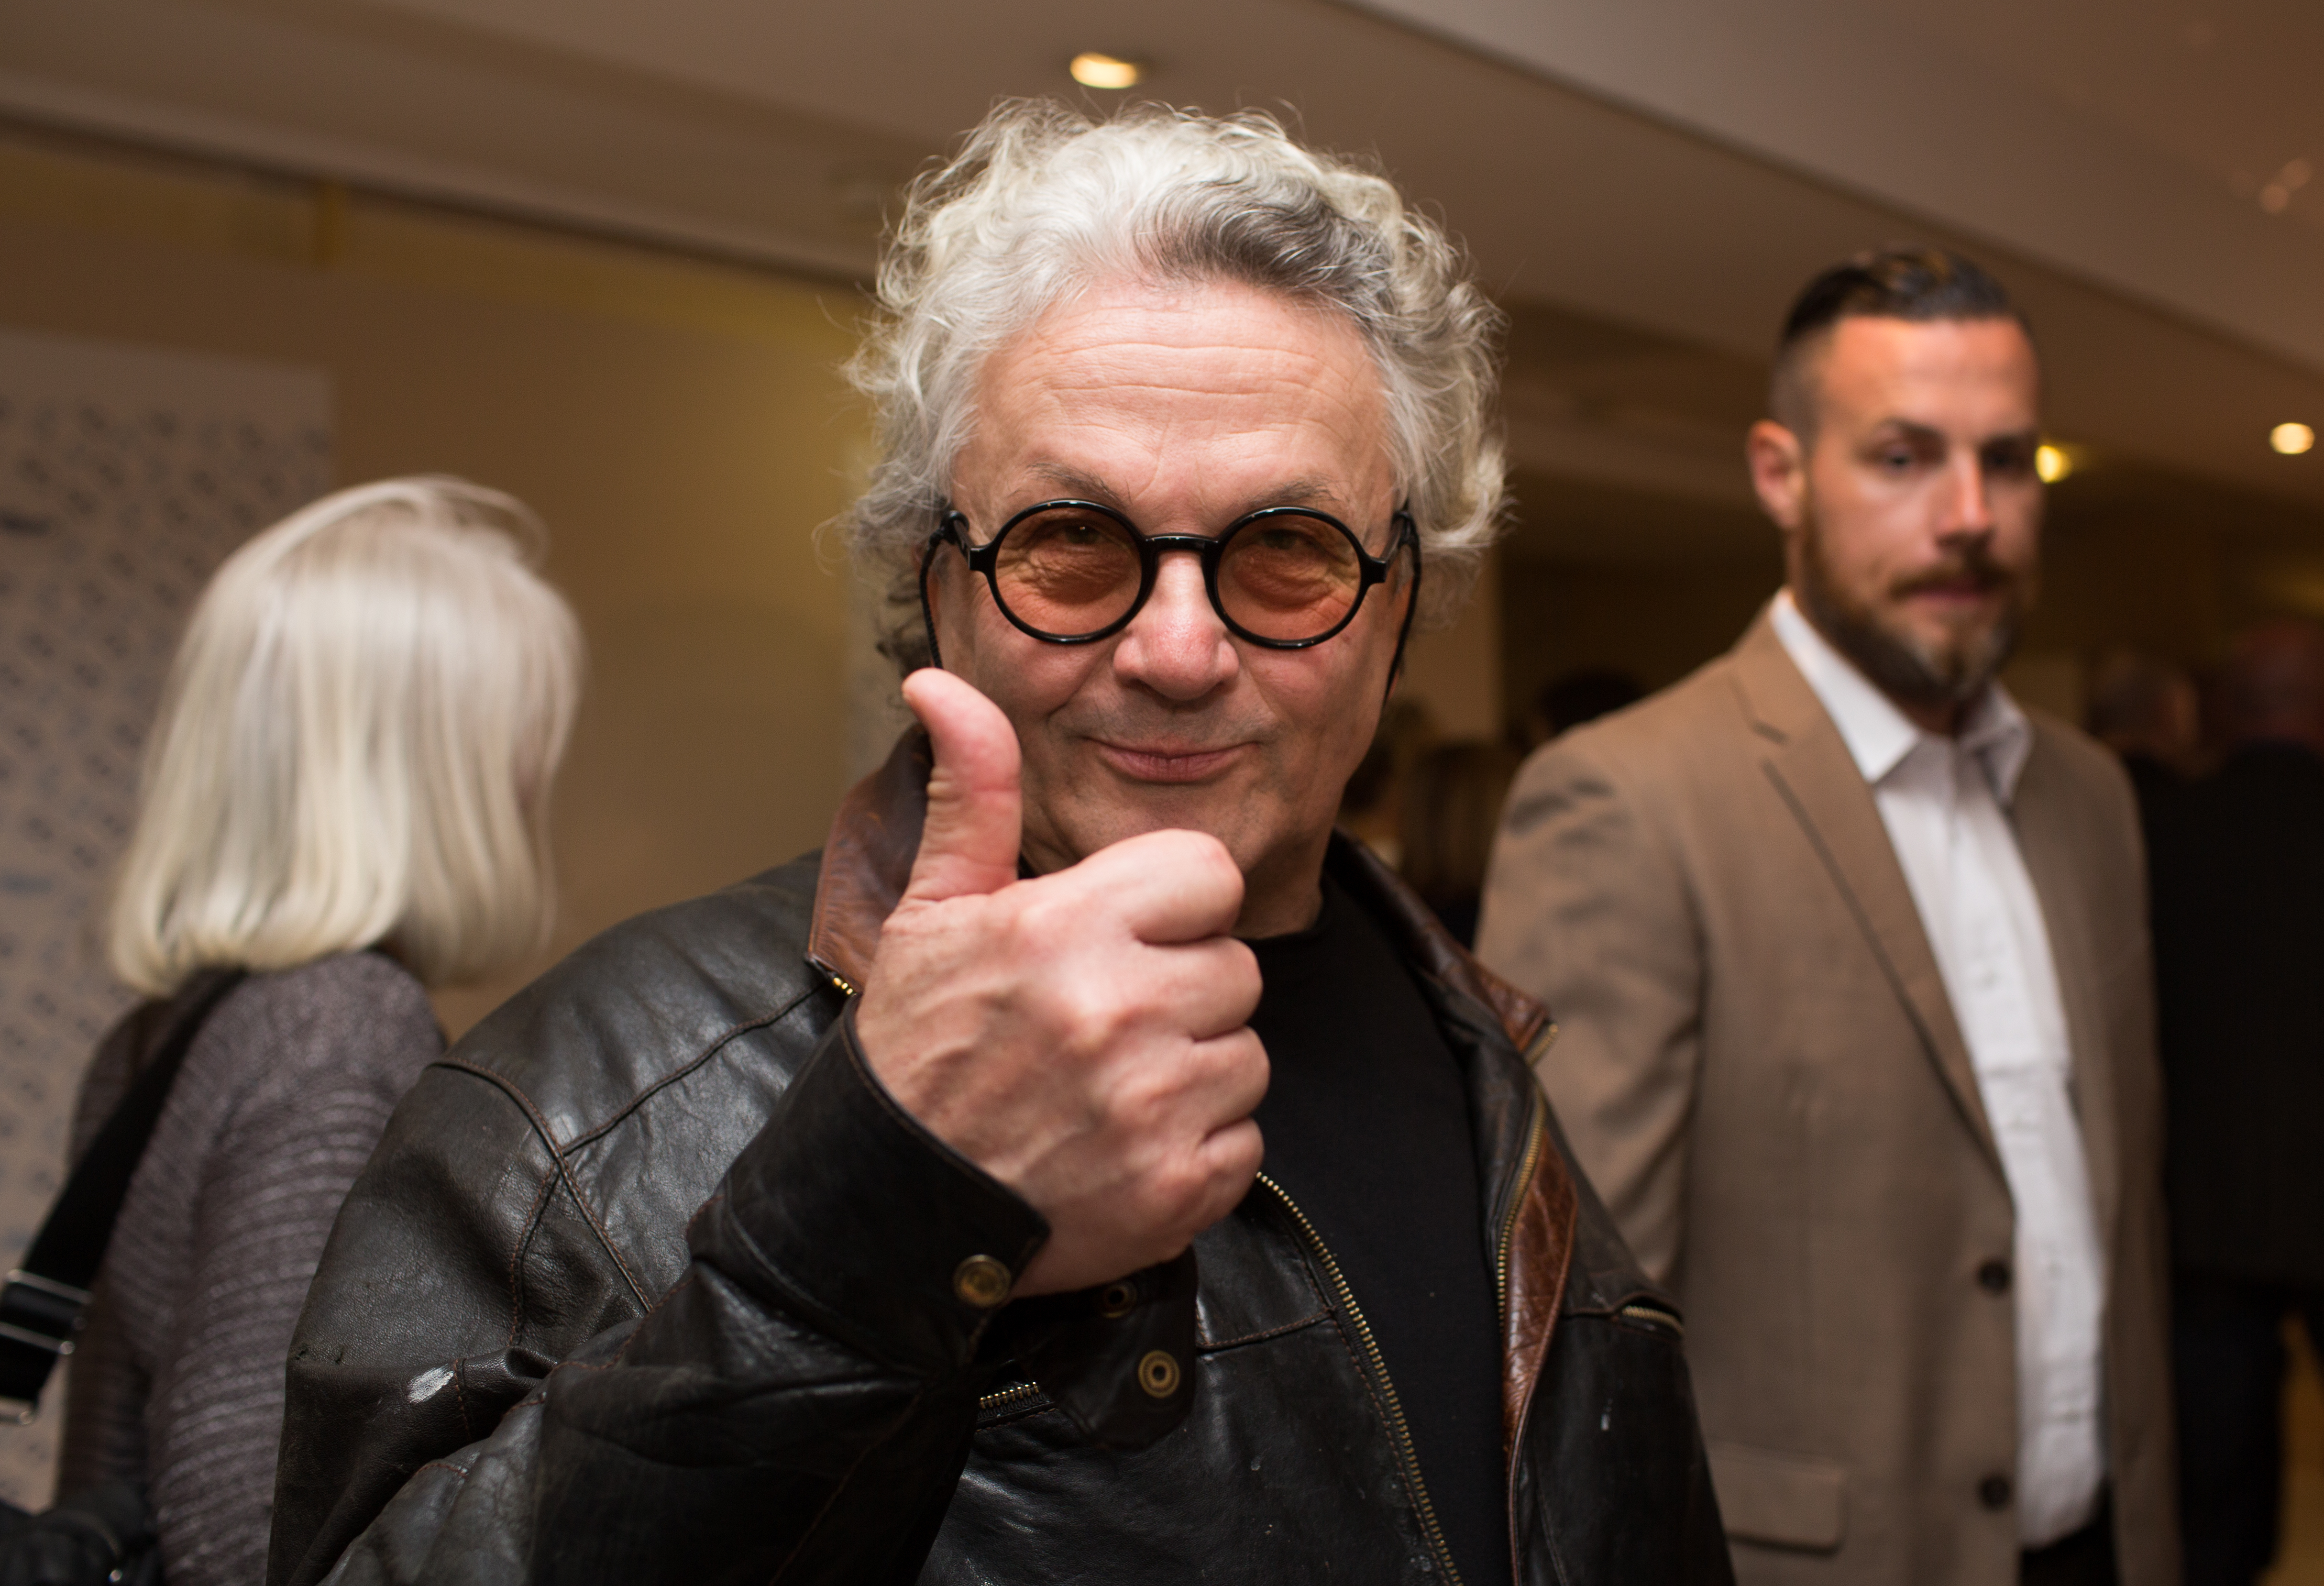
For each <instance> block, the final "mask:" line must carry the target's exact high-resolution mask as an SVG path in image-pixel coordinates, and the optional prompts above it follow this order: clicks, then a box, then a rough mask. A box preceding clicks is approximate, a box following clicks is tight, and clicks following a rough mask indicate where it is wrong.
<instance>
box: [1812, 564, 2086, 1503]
mask: <svg viewBox="0 0 2324 1586" xmlns="http://www.w3.org/2000/svg"><path fill="white" fill-rule="evenodd" d="M1771 614H1772V617H1773V620H1774V622H1775V635H1776V637H1777V638H1778V639H1780V640H1781V641H1783V645H1784V650H1787V651H1788V652H1789V653H1790V655H1791V658H1792V660H1793V662H1794V664H1795V665H1797V666H1798V668H1799V669H1800V671H1801V673H1802V674H1803V676H1805V677H1806V678H1807V681H1808V687H1811V688H1812V689H1814V690H1815V693H1816V697H1817V698H1818V699H1820V700H1821V701H1822V702H1823V707H1824V709H1825V710H1826V711H1827V712H1829V713H1830V714H1831V719H1832V724H1833V725H1835V726H1836V727H1838V728H1839V729H1840V738H1841V739H1842V741H1844V742H1846V743H1847V745H1848V751H1849V755H1850V756H1852V757H1853V758H1854V760H1855V761H1856V765H1857V769H1858V770H1860V771H1862V772H1863V773H1864V779H1865V780H1866V781H1867V782H1868V783H1870V784H1871V786H1872V798H1873V802H1874V803H1875V804H1876V805H1877V806H1878V807H1879V810H1880V819H1881V822H1882V823H1883V824H1884V825H1886V827H1887V828H1888V840H1889V842H1890V843H1891V844H1894V845H1895V851H1896V858H1897V860H1898V862H1900V863H1901V864H1902V865H1903V867H1904V879H1905V881H1906V882H1907V883H1908V884H1909V885H1910V886H1911V888H1912V891H1913V902H1914V905H1915V906H1916V908H1918V909H1919V911H1920V916H1921V925H1922V927H1923V929H1924V930H1926V931H1927V933H1928V936H1929V945H1930V946H1931V947H1932V949H1933V950H1934V951H1935V954H1936V959H1937V968H1938V970H1939V972H1940V973H1941V974H1942V975H1943V977H1944V982H1945V993H1946V995H1947V996H1948V997H1949V998H1950V1000H1951V1002H1952V1010H1953V1018H1954V1019H1955V1020H1956V1021H1958V1022H1959V1024H1960V1032H1961V1038H1962V1039H1963V1040H1964V1041H1965V1042H1966V1043H1967V1044H1968V1046H1969V1061H1970V1063H1971V1064H1972V1065H1974V1066H1975V1068H1976V1070H1977V1084H1978V1096H1979V1098H1980V1100H1981V1101H1982V1102H1984V1106H1985V1115H1986V1120H1987V1123H1988V1124H1989V1125H1990V1126H1991V1127H1992V1130H1993V1139H1994V1144H1995V1145H1996V1146H1997V1147H1998V1148H2000V1152H2001V1166H2002V1171H2003V1173H2004V1174H2005V1175H2006V1177H2007V1179H2008V1181H2009V1197H2010V1201H2011V1203H2012V1204H2013V1206H2014V1207H2015V1212H2016V1249H2015V1252H2014V1254H2015V1297H2016V1306H2017V1314H2016V1323H2017V1483H2016V1486H2017V1505H2018V1508H2017V1513H2018V1526H2019V1535H2020V1538H2021V1540H2022V1542H2023V1544H2024V1545H2025V1546H2027V1547H2039V1546H2041V1545H2043V1544H2044V1543H2049V1542H2054V1541H2056V1540H2058V1539H2059V1538H2060V1537H2061V1536H2065V1535H2070V1534H2071V1533H2072V1532H2074V1531H2076V1530H2079V1529H2080V1527H2081V1526H2085V1525H2087V1524H2088V1523H2089V1521H2090V1519H2091V1518H2092V1517H2093V1516H2094V1514H2095V1513H2096V1510H2097V1507H2098V1492H2099V1489H2100V1488H2101V1487H2102V1486H2103V1484H2104V1482H2105V1479H2106V1452H2105V1446H2106V1445H2105V1442H2104V1439H2103V1436H2102V1429H2101V1422H2100V1414H2101V1410H2102V1403H2101V1398H2102V1392H2101V1388H2100V1383H2101V1375H2100V1366H2101V1362H2100V1351H2101V1342H2100V1332H2099V1328H2100V1321H2101V1313H2102V1310H2103V1307H2104V1305H2105V1296H2106V1275H2105V1271H2104V1267H2103V1258H2102V1257H2101V1255H2100V1253H2099V1249H2098V1222H2097V1218H2096V1215H2095V1213H2093V1211H2092V1209H2091V1204H2090V1178H2089V1168H2088V1166H2087V1164H2086V1163H2085V1161H2084V1158H2083V1155H2082V1131H2081V1125H2080V1121H2079V1120H2077V1119H2076V1118H2075V1116H2074V1104H2073V1098H2072V1094H2071V1091H2070V1083H2071V1065H2070V1049H2069V1047H2068V1044H2067V1036H2066V1015H2065V1007H2064V1003H2063V1002H2062V1000H2061V998H2060V996H2059V991H2058V971H2057V966H2056V964H2054V963H2053V962H2052V958H2051V954H2050V934H2049V929H2048V927H2046V926H2045V925H2044V924H2043V918H2042V905H2041V900H2040V899H2038V898H2036V897H2035V896H2034V892H2033V881H2032V879H2031V878H2030V877H2029V876H2028V875H2027V874H2026V873H2025V860H2024V855H2023V854H2021V853H2019V852H2018V848H2017V836H2016V834H2015V831H2013V830H2012V829H2011V827H2010V825H2009V819H2008V816H2006V815H2005V814H2004V813H2003V811H2004V809H2005V807H2006V806H2007V805H2008V804H2009V802H2010V800H2011V799H2012V798H2014V797H2015V793H2016V790H2017V779H2018V777H2019V775H2020V774H2021V773H2022V772H2023V771H2024V769H2025V758H2026V755H2027V754H2028V753H2029V752H2031V751H2032V748H2033V729H2032V727H2031V726H2030V725H2029V724H2027V722H2026V720H2025V716H2024V712H2022V711H2020V710H2019V709H2018V708H2017V705H2016V702H2015V701H2014V700H2012V699H2011V698H2010V697H2009V696H2008V694H2007V693H2006V692H2005V691H2004V690H2003V688H2002V687H2001V686H2000V685H1999V684H1998V683H1996V684H1992V685H1990V686H1989V687H1987V689H1986V690H1985V692H1984V693H1983V694H1982V695H1980V696H1978V698H1977V700H1976V701H1975V702H1974V703H1973V704H1971V705H1970V706H1969V710H1968V712H1967V714H1966V715H1965V716H1964V718H1963V720H1962V722H1961V724H1960V731H1959V733H1957V734H1956V735H1955V736H1954V737H1951V738H1940V737H1937V736H1936V735H1934V734H1932V733H1926V732H1923V731H1922V729H1921V728H1919V727H1917V726H1915V725H1914V724H1913V723H1912V721H1911V720H1910V719H1908V718H1907V717H1906V716H1905V715H1904V713H1903V712H1902V711H1900V710H1898V709H1897V708H1896V706H1895V704H1894V703H1892V702H1891V701H1890V700H1889V698H1888V696H1886V695H1885V694H1883V693H1882V692H1881V691H1880V689H1879V688H1878V687H1877V686H1876V685H1874V684H1873V683H1872V682H1871V681H1870V680H1869V679H1868V678H1866V677H1865V676H1864V674H1863V673H1862V672H1859V671H1858V670H1857V669H1856V667H1855V666H1854V664H1853V663H1851V662H1850V661H1849V660H1848V659H1847V658H1846V657H1844V656H1842V655H1841V654H1840V651H1839V650H1835V649H1833V648H1832V646H1831V643H1830V641H1827V640H1826V639H1825V638H1824V637H1823V635H1822V634H1821V633H1820V632H1817V631H1816V630H1815V628H1814V627H1813V626H1812V624H1810V623H1809V622H1808V621H1807V619H1806V618H1805V617H1803V616H1802V615H1801V614H1800V611H1799V608H1798V606H1797V605H1795V604H1794V603H1793V600H1792V595H1791V592H1790V591H1789V590H1785V591H1784V592H1783V593H1782V594H1781V595H1777V596H1776V597H1775V607H1774V610H1773V613H1771Z"/></svg>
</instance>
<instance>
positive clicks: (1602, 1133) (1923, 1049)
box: [1479, 250, 2178, 1586]
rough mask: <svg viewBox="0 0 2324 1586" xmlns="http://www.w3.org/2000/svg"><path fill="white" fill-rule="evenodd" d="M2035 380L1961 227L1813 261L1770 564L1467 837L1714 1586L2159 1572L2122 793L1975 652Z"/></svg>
mask: <svg viewBox="0 0 2324 1586" xmlns="http://www.w3.org/2000/svg"><path fill="white" fill-rule="evenodd" d="M2039 387H2040V375H2039V369H2038V366H2037V364H2036V360H2035V355H2034V351H2033V342H2032V340H2031V337H2030V336H2029V334H2028V332H2027V329H2026V327H2025V325H2024V320H2023V319H2022V318H2020V317H2019V316H2018V315H2017V313H2016V312H2015V310H2014V309H2012V308H2011V306H2010V304H2009V301H2008V299H2007V298H2006V295H2005V294H2004V292H2003V291H2002V290H2001V288H2000V286H1999V285H1998V283H1997V282H1996V281H1993V279H1992V278H1991V277H1990V276H1988V275H1987V274H1985V273H1984V272H1982V271H1980V270H1978V268H1977V267H1976V266H1975V265H1973V264H1970V263H1969V262H1967V261H1966V260H1963V259H1960V258H1958V257H1956V256H1953V255H1950V254H1942V253H1936V252H1927V251H1907V250H1890V251H1888V252H1886V253H1883V254H1871V255H1866V256H1864V257H1861V258H1858V259H1857V260H1853V261H1851V262H1850V263H1848V264H1845V265H1842V266H1840V267H1838V268H1837V269H1835V270H1832V271H1830V272H1826V273H1825V274H1824V275H1822V276H1821V277H1819V278H1818V279H1817V280H1816V281H1814V282H1812V283H1811V285H1810V286H1809V288H1808V290H1806V291H1805V292H1804V293H1803V295H1802V297H1801V299H1800V301H1799V303H1798V305H1797V306H1796V307H1795V308H1794V312H1793V314H1792V316H1791V318H1790V319H1789V321H1788V322H1787V324H1786V327H1785V330H1784V337H1783V339H1782V343H1781V345H1780V347H1779V350H1778V355H1777V359H1776V370H1775V380H1774V383H1773V387H1772V392H1771V411H1772V415H1773V416H1772V417H1771V418H1770V419H1768V420H1764V421H1762V422H1761V423H1759V424H1758V425H1757V426H1755V427H1754V429H1753V430H1752V432H1751V435H1750V438H1749V443H1748V456H1749V461H1750V466H1751V473H1752V478H1753V482H1754V484H1755V485H1756V487H1757V492H1758V494H1759V498H1760V500H1761V502H1762V503H1763V504H1764V505H1765V506H1766V510H1767V512H1768V513H1769V515H1770V516H1771V517H1773V518H1774V519H1775V522H1776V524H1777V526H1778V527H1779V528H1780V529H1781V530H1782V531H1783V539H1784V560H1785V569H1786V578H1785V585H1784V589H1783V591H1782V592H1781V593H1779V594H1778V595H1776V596H1775V600H1774V601H1773V602H1772V603H1771V604H1770V605H1769V607H1768V608H1767V610H1766V612H1765V613H1763V614H1762V615H1761V616H1760V618H1759V620H1758V621H1757V622H1755V623H1754V624H1753V625H1752V627H1751V629H1750V630H1749V632H1747V633H1746V634H1745V635H1744V636H1743V639H1742V641H1741V642H1740V643H1739V644H1738V645H1737V646H1736V648H1735V649H1734V650H1732V651H1730V652H1729V654H1727V655H1726V656H1724V657H1722V658H1721V659H1718V660H1716V661H1713V662H1712V663H1711V664H1710V665H1709V666H1707V667H1705V668H1703V669H1701V671H1699V672H1697V673H1695V674H1694V675H1693V676H1692V677H1691V678H1687V679H1686V680H1685V681H1683V682H1682V683H1679V684H1678V685H1676V686H1675V687H1672V688H1670V689H1669V690H1667V691H1665V693H1663V694H1660V695H1657V696H1655V697H1654V698H1652V699H1650V700H1648V701H1646V703H1644V704H1643V705H1637V706H1636V707H1634V708H1632V709H1630V710H1628V711H1626V712H1624V713H1622V714H1620V715H1616V716H1613V717H1610V718H1608V719H1606V720H1603V721H1600V722H1599V723H1596V724H1591V725H1590V726H1587V727H1583V728H1581V729H1578V730H1576V731H1575V732H1573V733H1570V734H1568V735H1566V736H1564V737H1562V738H1559V739H1557V740H1555V741H1554V742H1551V743H1549V744H1548V745H1546V746H1545V747H1544V748H1543V749H1542V750H1540V751H1539V752H1537V753H1536V754H1535V756H1534V758H1533V759H1532V760H1531V761H1529V762H1528V763H1527V764H1526V768H1525V770H1524V771H1523V773H1522V774H1521V776H1520V777H1519V779H1518V781H1517V786H1516V788H1515V789H1514V790H1513V792H1512V794H1511V796H1510V799H1509V802H1508V808H1507V811H1506V814H1505V816H1504V818H1503V823H1502V826H1501V830H1500V834H1499V840H1498V844H1497V846H1496V850H1495V858H1494V863H1493V870H1492V875H1491V878H1490V880H1489V883H1488V887H1487V890H1486V895H1485V902H1484V917H1483V924H1482V928H1481V931H1480V938H1479V952H1480V956H1481V957H1482V958H1483V959H1484V960H1485V961H1486V962H1487V963H1488V964H1491V965H1492V966H1493V967H1494V968H1496V969H1498V970H1499V971H1500V972H1501V973H1503V974H1505V975H1508V977H1510V978H1511V979H1513V980H1515V981H1516V982H1517V983H1518V984H1519V985H1521V986H1523V987H1524V988H1525V989H1526V990H1527V991H1533V992H1535V993H1537V994H1539V995H1540V996H1542V997H1543V998H1545V1000H1547V1001H1548V1003H1549V1005H1550V1007H1551V1008H1552V1010H1554V1012H1555V1014H1556V1015H1557V1017H1558V1019H1559V1020H1560V1023H1561V1025H1562V1027H1563V1028H1562V1032H1561V1035H1560V1037H1559V1039H1558V1040H1557V1041H1556V1042H1555V1043H1554V1045H1552V1046H1551V1047H1550V1048H1549V1050H1548V1052H1547V1054H1546V1055H1545V1056H1544V1058H1543V1059H1542V1062H1541V1067H1540V1072H1541V1078H1542V1081H1543V1083H1544V1084H1545V1086H1546V1088H1547V1089H1548V1092H1549V1094H1550V1097H1551V1099H1552V1101H1553V1102H1554V1103H1555V1106H1556V1110H1557V1112H1558V1115H1559V1117H1560V1118H1561V1119H1562V1120H1563V1121H1564V1125H1565V1128H1566V1130H1567V1132H1568V1134H1569V1135H1570V1136H1571V1138H1572V1145H1573V1147H1574V1149H1575V1153H1576V1155H1577V1156H1578V1157H1579V1158H1580V1159H1581V1161H1582V1165H1583V1166H1584V1167H1585V1168H1586V1169H1587V1170H1588V1172H1589V1174H1590V1176H1591V1178H1592V1180H1593V1181H1594V1182H1595V1184H1596V1185H1597V1187H1598V1189H1599V1190H1600V1193H1601V1194H1603V1195H1604V1196H1605V1198H1606V1200H1607V1202H1608V1203H1609V1205H1610V1206H1611V1208H1612V1210H1613V1212H1614V1214H1615V1216H1616V1218H1617V1220H1618V1222H1620V1224H1621V1226H1622V1229H1623V1231H1624V1232H1625V1233H1626V1234H1627V1235H1628V1239H1629V1240H1630V1242H1631V1244H1632V1245H1633V1247H1634V1248H1635V1249H1637V1253H1638V1255H1639V1257H1640V1258H1641V1259H1643V1260H1644V1261H1645V1263H1646V1266H1647V1268H1649V1270H1651V1271H1653V1272H1654V1273H1655V1275H1656V1276H1658V1277H1663V1278H1665V1280H1666V1281H1668V1282H1669V1283H1670V1284H1671V1285H1672V1286H1673V1287H1674V1290H1675V1292H1676V1293H1677V1295H1678V1296H1679V1298H1680V1300H1681V1302H1682V1304H1683V1307H1684V1309H1685V1311H1686V1314H1687V1323H1688V1329H1689V1331H1688V1338H1687V1351H1688V1355H1689V1358H1690V1360H1691V1363H1692V1369H1693V1373H1694V1381H1695V1385H1696V1390H1697V1393H1698V1395H1699V1397H1700V1401H1701V1415H1702V1424H1703V1428H1704V1431H1705V1433H1706V1434H1707V1435H1708V1437H1709V1438H1710V1440H1711V1465H1712V1471H1713V1474H1714V1479H1715V1481H1716V1485H1717V1488H1718V1492H1719V1501H1720V1510H1721V1512H1722V1514H1723V1516H1724V1517H1725V1520H1726V1525H1727V1529H1728V1535H1729V1541H1730V1543H1731V1545H1732V1547H1733V1551H1734V1555H1735V1561H1736V1564H1737V1574H1738V1578H1739V1579H1740V1580H1742V1581H1745V1582H1746V1583H1747V1586H1748V1583H1751V1582H1778V1581H1783V1582H1791V1581H1798V1582H1809V1581H1815V1582H1823V1581H1865V1582H1879V1583H1881V1586H1895V1583H1903V1582H1932V1583H1934V1582H1947V1583H1950V1582H1960V1583H1961V1586H1969V1583H1971V1582H1975V1583H1978V1586H1997V1583H2001V1582H2007V1581H2024V1582H2027V1583H2029V1586H2031V1583H2042V1586H2048V1583H2051V1582H2061V1583H2062V1582H2084V1581H2089V1582H2114V1581H2120V1582H2123V1583H2124V1586H2164V1583H2166V1582H2169V1583H2172V1586H2175V1582H2176V1581H2177V1579H2178V1545H2177V1539H2176V1533H2175V1526H2174V1522H2173V1519H2172V1471H2171V1442H2172V1439H2171V1426H2170V1410H2169V1402H2168V1384H2167V1380H2166V1377H2165V1352H2164V1349H2165V1346H2164V1336H2165V1333H2164V1298H2163V1295H2164V1288H2163V1277H2164V1266H2163V1222H2162V1213H2161V1198H2160V1186H2159V1171H2160V1154H2161V1140H2160V1128H2161V1125H2160V1116H2159V1078H2158V1072H2157V1066H2156V1061H2155V1055H2154V1036H2153V1008H2152V991H2151V984H2150V972H2149V964H2148V949H2147V939H2146V925H2145V904H2144V874H2143V861H2142V858H2141V854H2140V851H2139V839H2138V833H2137V824H2136V816H2135V809H2134V806H2133V804H2132V800H2131V794H2130V788H2129V786H2128V783H2127V781H2126V779H2125V777H2124V775H2123V773H2122V771H2121V770H2119V768H2118V767H2117V766H2116V763H2115V761H2113V760H2112V759H2111V757H2109V756H2108V755H2107V754H2106V752H2104V751H2102V750H2101V749H2100V748H2098V745H2096V744H2095V743H2093V742H2090V741H2089V740H2088V739H2086V738H2084V737H2083V736H2082V735H2081V734H2080V733H2077V732H2075V731H2074V730H2073V729H2071V728H2070V727H2068V726H2066V725H2065V724H2062V723H2061V722H2058V721H2055V720H2053V719H2052V718H2050V717H2048V716H2045V715H2042V714H2040V713H2038V712H2035V711H2032V710H2029V709H2025V708H2024V707H2022V706H2020V705H2018V704H2017V703H2016V702H2015V701H2014V700H2013V699H2012V698H2011V697H2010V696H2009V695H2008V694H2007V692H2006V690H2004V689H2003V687H2001V685H2000V684H1999V683H1997V681H1995V679H1994V675H1995V673H1996V671H1997V669H1999V667H2000V666H2001V664H2002V662H2003V661H2004V660H2005V659H2006V658H2007V656H2008V654H2009V651H2010V649H2011V647H2012V645H2013V643H2014V641H2015V637H2016V634H2017V632H2018V630H2019V627H2020V625H2021V623H2022V621H2023V619H2024V614H2025V613H2026V611H2027V609H2028V608H2029V607H2030V605H2031V604H2032V602H2033V595H2034V593H2035V587H2036V584H2037V581H2038V580H2037V575H2038V557H2039V548H2040V529H2041V518H2042V494H2043V485H2042V483H2041V481H2040V479H2039V478H2038V477H2037V475H2036V469H2035V451H2036V443H2037V439H2038V436H2039V416H2038V399H2039V394H2040V392H2039Z"/></svg>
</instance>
